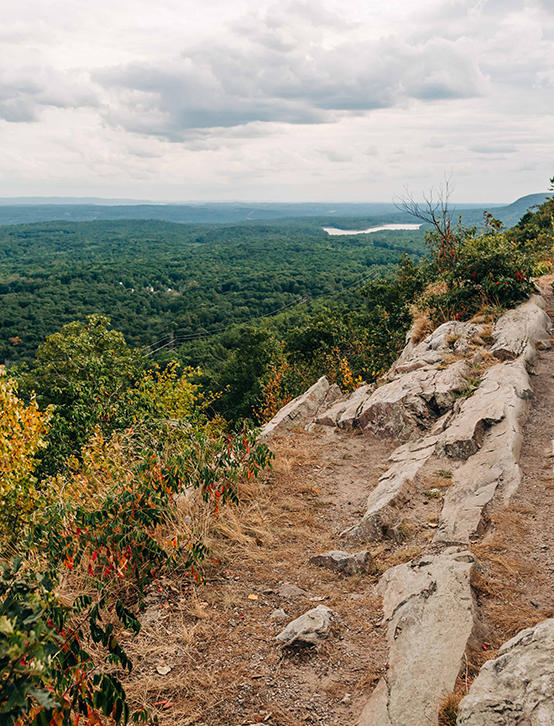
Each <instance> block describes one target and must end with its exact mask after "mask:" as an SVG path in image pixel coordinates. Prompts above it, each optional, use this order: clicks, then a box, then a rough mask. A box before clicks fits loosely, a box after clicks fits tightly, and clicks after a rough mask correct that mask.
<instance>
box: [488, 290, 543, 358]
mask: <svg viewBox="0 0 554 726" xmlns="http://www.w3.org/2000/svg"><path fill="white" fill-rule="evenodd" d="M544 306H545V302H544V300H543V298H542V297H540V296H539V295H532V296H531V298H530V299H529V301H528V302H526V303H523V305H520V306H519V307H517V308H515V310H508V312H507V313H504V315H502V316H501V317H500V318H499V319H498V320H497V322H496V325H495V326H494V338H495V342H494V344H493V346H492V347H491V352H492V353H493V354H494V355H495V356H496V357H497V358H499V359H500V360H513V359H514V358H517V357H518V356H520V355H522V356H523V357H524V358H525V359H526V360H527V361H532V360H533V359H534V357H535V343H536V342H537V341H539V340H542V339H545V338H548V337H549V335H550V332H551V330H552V323H551V321H550V318H549V317H548V315H547V314H546V312H545V310H544Z"/></svg>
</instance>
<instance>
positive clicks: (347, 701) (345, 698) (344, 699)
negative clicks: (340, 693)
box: [340, 693, 352, 705]
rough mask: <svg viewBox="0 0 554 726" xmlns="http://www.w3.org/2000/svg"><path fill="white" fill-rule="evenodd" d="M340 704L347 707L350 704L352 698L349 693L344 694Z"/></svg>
mask: <svg viewBox="0 0 554 726" xmlns="http://www.w3.org/2000/svg"><path fill="white" fill-rule="evenodd" d="M340 702H341V703H344V704H346V705H347V704H349V703H351V702H352V696H351V695H350V694H349V693H345V694H344V698H341V700H340Z"/></svg>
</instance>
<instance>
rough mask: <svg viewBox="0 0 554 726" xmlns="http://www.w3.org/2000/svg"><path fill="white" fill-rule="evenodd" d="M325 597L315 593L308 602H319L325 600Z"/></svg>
mask: <svg viewBox="0 0 554 726" xmlns="http://www.w3.org/2000/svg"><path fill="white" fill-rule="evenodd" d="M326 599H327V598H326V597H324V596H323V595H315V596H314V597H310V598H309V600H310V602H321V601H322V600H326Z"/></svg>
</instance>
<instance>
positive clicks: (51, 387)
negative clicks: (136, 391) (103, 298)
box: [22, 315, 143, 474]
mask: <svg viewBox="0 0 554 726" xmlns="http://www.w3.org/2000/svg"><path fill="white" fill-rule="evenodd" d="M109 322H110V321H109V318H106V317H104V316H102V315H89V316H88V317H87V321H86V323H81V322H73V323H69V324H68V325H65V326H64V327H63V328H62V329H61V330H60V331H59V332H58V333H54V334H53V335H51V336H49V337H48V338H47V339H46V341H45V342H44V343H43V344H42V345H41V346H40V347H39V349H38V353H37V358H36V360H35V362H34V364H33V366H32V369H31V370H30V371H27V372H23V374H22V384H23V385H22V387H23V389H24V390H26V392H27V393H29V392H30V391H34V392H35V393H36V397H37V401H38V403H39V405H40V406H41V408H42V407H46V406H50V405H51V406H52V407H53V411H54V415H53V417H52V421H51V425H50V430H49V436H48V440H49V446H48V448H47V449H46V451H45V452H44V454H43V457H42V467H41V469H42V473H48V474H51V473H55V472H56V471H57V470H58V469H59V468H60V466H61V465H62V463H63V461H65V460H66V459H67V458H68V457H69V456H70V455H72V454H78V452H79V451H80V448H81V446H82V445H83V444H84V443H85V442H86V441H87V440H88V439H89V437H90V435H91V434H92V432H93V430H94V428H95V427H96V426H100V427H101V428H102V430H103V431H104V432H105V433H109V432H110V431H113V430H114V429H116V428H121V427H122V426H124V425H125V424H126V423H129V410H128V408H127V407H125V406H123V405H122V403H123V401H124V394H125V393H126V391H128V390H129V388H131V387H132V386H133V385H134V383H135V382H136V380H137V379H138V377H139V376H140V374H141V372H142V370H143V358H142V356H141V355H140V353H139V352H137V351H133V350H131V349H130V348H129V347H128V346H127V344H126V342H125V339H124V337H123V335H122V333H119V332H117V331H115V330H109V329H108V327H107V326H108V325H109Z"/></svg>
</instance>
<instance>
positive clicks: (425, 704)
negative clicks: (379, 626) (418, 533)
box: [358, 548, 477, 726]
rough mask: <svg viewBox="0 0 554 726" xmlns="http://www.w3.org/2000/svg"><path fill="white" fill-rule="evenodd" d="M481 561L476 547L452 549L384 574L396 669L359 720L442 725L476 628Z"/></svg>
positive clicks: (362, 724) (363, 724)
mask: <svg viewBox="0 0 554 726" xmlns="http://www.w3.org/2000/svg"><path fill="white" fill-rule="evenodd" d="M473 562H474V557H473V555H472V554H471V553H470V552H467V551H463V550H462V551H458V550H457V549H455V548H452V549H449V550H446V551H445V552H444V553H442V554H440V555H436V556H428V557H424V558H422V559H421V561H420V562H419V563H415V562H411V563H408V564H405V565H399V566H397V567H393V568H391V569H390V570H388V571H387V572H386V573H385V574H384V575H383V577H382V578H381V581H380V584H379V589H380V590H381V593H382V595H383V610H384V622H386V624H387V639H388V642H389V647H390V653H389V670H388V672H387V674H386V675H385V676H383V678H381V680H380V681H379V684H378V686H377V688H376V689H375V690H374V692H373V694H372V695H371V698H370V700H369V701H368V703H367V705H366V707H365V708H364V710H363V712H362V715H361V717H360V720H359V722H358V726H422V725H423V724H429V725H430V726H437V724H438V705H439V702H440V700H441V698H442V697H443V696H445V695H447V694H448V693H450V692H451V691H452V689H453V687H454V684H455V682H456V678H457V676H458V673H459V671H460V667H461V664H462V659H463V655H464V651H465V649H466V646H467V643H468V640H469V639H470V637H471V634H472V632H473V631H474V629H475V627H476V622H477V621H476V614H475V606H474V601H473V595H472V590H471V587H470V571H471V568H472V566H473Z"/></svg>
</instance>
